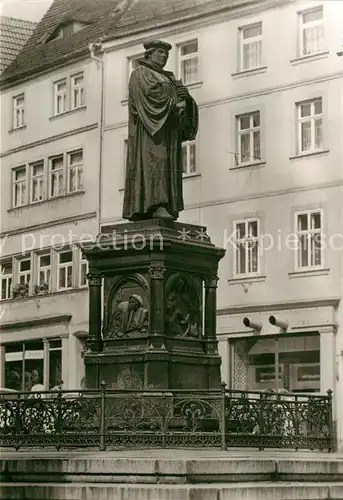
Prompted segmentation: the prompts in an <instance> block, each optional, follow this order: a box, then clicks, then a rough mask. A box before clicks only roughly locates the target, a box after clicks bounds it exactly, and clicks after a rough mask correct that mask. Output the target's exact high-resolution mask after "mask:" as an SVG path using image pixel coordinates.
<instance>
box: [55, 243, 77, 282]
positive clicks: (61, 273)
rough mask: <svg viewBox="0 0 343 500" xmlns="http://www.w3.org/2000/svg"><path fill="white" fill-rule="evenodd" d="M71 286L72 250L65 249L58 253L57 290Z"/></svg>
mask: <svg viewBox="0 0 343 500" xmlns="http://www.w3.org/2000/svg"><path fill="white" fill-rule="evenodd" d="M72 287H73V252H72V251H71V250H66V251H64V252H60V253H59V255H58V283H57V289H58V290H68V289H70V288H72Z"/></svg>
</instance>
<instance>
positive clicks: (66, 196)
mask: <svg viewBox="0 0 343 500" xmlns="http://www.w3.org/2000/svg"><path fill="white" fill-rule="evenodd" d="M85 193H86V192H85V191H77V192H75V193H70V194H63V195H61V196H54V197H53V198H47V199H45V200H41V201H35V202H33V203H27V204H26V205H21V206H20V207H13V208H9V209H8V210H7V212H15V211H16V210H22V209H24V208H29V207H36V206H37V205H39V206H40V205H42V204H43V203H49V202H52V201H55V200H61V199H66V198H73V197H75V196H79V195H84V194H85Z"/></svg>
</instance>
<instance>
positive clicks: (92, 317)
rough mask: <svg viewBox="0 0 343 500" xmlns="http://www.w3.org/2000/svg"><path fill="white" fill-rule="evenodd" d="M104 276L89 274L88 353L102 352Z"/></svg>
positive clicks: (94, 273)
mask: <svg viewBox="0 0 343 500" xmlns="http://www.w3.org/2000/svg"><path fill="white" fill-rule="evenodd" d="M102 278H103V275H102V274H101V273H100V272H98V271H90V272H89V273H88V274H87V279H88V285H89V334H88V338H87V341H86V346H87V349H88V351H91V352H100V351H101V349H102V338H101V285H102Z"/></svg>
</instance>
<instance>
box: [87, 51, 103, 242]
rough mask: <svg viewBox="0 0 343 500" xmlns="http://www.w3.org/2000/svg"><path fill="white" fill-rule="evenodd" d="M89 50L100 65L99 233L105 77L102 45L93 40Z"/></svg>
mask: <svg viewBox="0 0 343 500" xmlns="http://www.w3.org/2000/svg"><path fill="white" fill-rule="evenodd" d="M89 52H90V57H91V59H93V60H94V61H96V62H97V63H98V64H100V67H101V82H100V85H101V90H100V123H99V131H100V135H99V177H98V180H99V184H98V210H97V212H98V227H97V233H98V234H100V232H101V214H102V196H101V194H102V177H103V143H104V128H105V124H104V107H105V89H104V85H105V79H104V73H105V68H104V66H105V65H104V56H103V54H104V49H103V46H102V43H101V42H94V43H91V44H89ZM95 54H99V55H100V54H101V55H102V57H98V56H96V55H95Z"/></svg>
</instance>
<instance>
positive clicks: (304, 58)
mask: <svg viewBox="0 0 343 500" xmlns="http://www.w3.org/2000/svg"><path fill="white" fill-rule="evenodd" d="M329 53H330V52H329V51H328V50H325V51H323V52H316V53H315V54H308V55H306V56H300V57H296V58H295V59H291V61H290V62H291V64H292V65H293V66H296V65H298V64H303V63H307V62H311V61H317V60H318V59H324V58H325V57H328V55H329Z"/></svg>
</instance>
